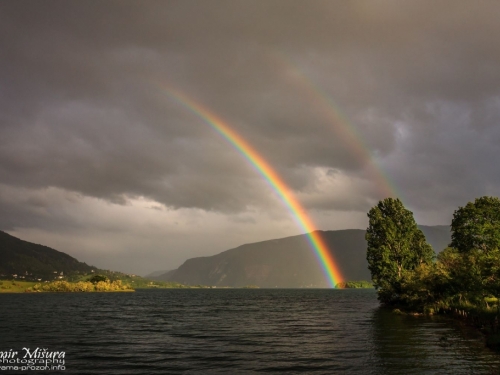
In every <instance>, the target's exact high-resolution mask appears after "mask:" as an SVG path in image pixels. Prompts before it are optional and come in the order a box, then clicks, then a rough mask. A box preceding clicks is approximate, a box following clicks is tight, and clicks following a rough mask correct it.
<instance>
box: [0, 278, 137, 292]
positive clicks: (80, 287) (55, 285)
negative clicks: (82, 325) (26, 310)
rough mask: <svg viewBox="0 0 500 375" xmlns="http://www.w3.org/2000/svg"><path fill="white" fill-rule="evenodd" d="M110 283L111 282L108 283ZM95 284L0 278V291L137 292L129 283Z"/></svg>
mask: <svg viewBox="0 0 500 375" xmlns="http://www.w3.org/2000/svg"><path fill="white" fill-rule="evenodd" d="M108 284H109V283H108ZM111 285H112V284H111ZM98 286H99V284H98V285H97V286H96V285H93V284H91V283H89V282H87V283H68V282H62V281H54V282H51V283H37V282H33V281H17V280H0V293H39V292H44V293H47V292H68V293H79V292H86V293H96V292H135V290H134V289H132V288H130V287H128V286H127V285H123V286H119V287H116V286H114V285H112V286H114V287H109V286H108V285H102V286H101V287H100V288H99V287H98Z"/></svg>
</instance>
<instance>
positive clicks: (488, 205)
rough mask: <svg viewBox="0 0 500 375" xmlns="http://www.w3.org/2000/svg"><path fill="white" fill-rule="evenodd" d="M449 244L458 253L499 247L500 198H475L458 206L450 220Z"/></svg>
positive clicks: (490, 249)
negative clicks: (462, 205) (464, 204)
mask: <svg viewBox="0 0 500 375" xmlns="http://www.w3.org/2000/svg"><path fill="white" fill-rule="evenodd" d="M451 231H452V235H451V244H450V246H451V247H453V248H455V249H457V250H458V251H459V252H460V253H468V252H470V251H473V250H478V251H481V252H488V251H492V250H496V249H499V248H500V199H498V198H497V197H481V198H477V199H476V200H475V201H474V203H472V202H469V203H467V205H466V206H465V207H459V209H458V210H456V211H455V213H454V214H453V220H452V222H451Z"/></svg>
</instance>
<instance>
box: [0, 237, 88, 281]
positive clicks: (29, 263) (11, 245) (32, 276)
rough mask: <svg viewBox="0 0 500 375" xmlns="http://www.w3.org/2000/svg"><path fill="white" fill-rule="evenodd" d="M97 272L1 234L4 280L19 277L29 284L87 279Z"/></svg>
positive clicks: (62, 255) (0, 260)
mask: <svg viewBox="0 0 500 375" xmlns="http://www.w3.org/2000/svg"><path fill="white" fill-rule="evenodd" d="M92 270H94V271H95V270H97V269H96V268H95V267H92V266H89V265H88V264H86V263H83V262H79V261H78V260H76V259H75V258H73V257H71V256H69V255H68V254H65V253H63V252H61V251H57V250H54V249H51V248H50V247H47V246H43V245H38V244H34V243H31V242H27V241H23V240H20V239H19V238H16V237H14V236H11V235H10V234H7V233H5V232H2V231H0V278H12V277H13V275H17V276H18V277H19V278H23V279H26V280H37V279H40V278H41V279H43V280H53V279H54V278H55V277H59V276H61V272H62V273H63V275H64V277H68V276H70V275H84V274H88V273H91V272H92Z"/></svg>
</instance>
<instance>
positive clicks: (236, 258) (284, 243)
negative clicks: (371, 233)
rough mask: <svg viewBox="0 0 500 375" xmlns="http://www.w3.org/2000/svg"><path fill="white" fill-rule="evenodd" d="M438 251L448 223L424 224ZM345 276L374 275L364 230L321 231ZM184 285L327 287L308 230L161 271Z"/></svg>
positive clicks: (444, 243) (447, 235)
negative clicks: (369, 267)
mask: <svg viewBox="0 0 500 375" xmlns="http://www.w3.org/2000/svg"><path fill="white" fill-rule="evenodd" d="M419 228H420V229H421V230H422V231H423V232H424V234H425V236H426V238H427V241H428V242H429V244H431V246H432V247H433V248H434V249H435V251H436V250H437V252H439V251H441V250H443V249H444V248H445V247H446V246H447V245H448V243H449V242H450V240H451V239H450V228H449V226H445V225H440V226H423V225H420V226H419ZM318 233H319V234H320V236H321V237H322V239H323V241H324V242H325V244H326V245H327V246H328V248H329V249H330V250H331V251H332V255H333V257H334V259H335V261H336V263H337V265H338V266H339V269H340V270H341V272H342V274H343V276H344V279H345V280H370V279H371V275H370V272H369V270H368V263H367V261H366V241H365V230H362V229H346V230H337V231H318ZM156 279H158V280H163V281H175V282H179V283H182V284H190V285H196V284H202V285H213V286H233V287H242V286H246V285H257V286H259V287H282V288H283V287H285V288H287V287H288V288H300V287H327V286H328V284H327V281H326V279H325V276H324V274H323V273H322V271H321V267H320V265H319V262H318V260H317V258H316V255H315V254H314V253H313V251H312V250H311V247H310V244H309V240H308V238H307V236H306V235H305V234H302V235H297V236H292V237H286V238H281V239H275V240H268V241H261V242H256V243H250V244H245V245H241V246H239V247H237V248H234V249H230V250H226V251H224V252H222V253H219V254H216V255H213V256H208V257H199V258H192V259H188V260H186V262H184V264H182V265H181V266H180V267H179V268H178V269H176V270H172V271H168V272H167V273H165V274H163V275H160V276H157V277H156Z"/></svg>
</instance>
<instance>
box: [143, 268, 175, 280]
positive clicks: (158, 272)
mask: <svg viewBox="0 0 500 375" xmlns="http://www.w3.org/2000/svg"><path fill="white" fill-rule="evenodd" d="M169 272H172V270H163V271H155V272H151V273H148V274H147V275H146V276H144V278H146V279H151V280H154V279H156V278H157V277H158V276H161V275H164V274H166V273H169Z"/></svg>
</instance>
